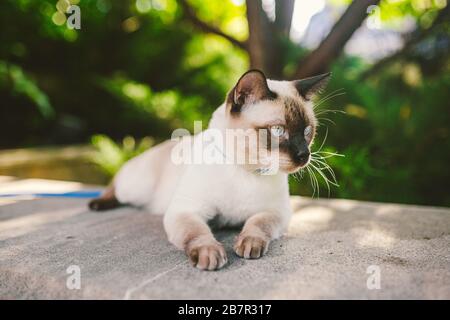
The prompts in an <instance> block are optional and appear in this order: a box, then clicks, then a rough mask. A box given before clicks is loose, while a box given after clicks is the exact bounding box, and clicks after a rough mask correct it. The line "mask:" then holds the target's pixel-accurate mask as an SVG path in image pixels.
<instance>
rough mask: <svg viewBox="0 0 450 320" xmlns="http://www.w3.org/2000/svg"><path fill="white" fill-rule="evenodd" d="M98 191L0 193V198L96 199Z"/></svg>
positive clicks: (99, 192)
mask: <svg viewBox="0 0 450 320" xmlns="http://www.w3.org/2000/svg"><path fill="white" fill-rule="evenodd" d="M101 193H102V192H101V191H99V190H82V191H72V192H62V193H53V192H52V193H0V198H11V197H21V196H33V197H38V198H97V197H99V196H100V195H101Z"/></svg>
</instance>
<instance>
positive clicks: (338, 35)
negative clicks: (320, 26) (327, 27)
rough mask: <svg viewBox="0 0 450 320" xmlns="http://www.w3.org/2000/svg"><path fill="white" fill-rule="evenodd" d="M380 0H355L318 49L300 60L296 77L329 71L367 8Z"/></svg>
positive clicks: (360, 21) (359, 23)
mask: <svg viewBox="0 0 450 320" xmlns="http://www.w3.org/2000/svg"><path fill="white" fill-rule="evenodd" d="M379 1H380V0H354V1H353V2H352V3H351V4H350V5H349V6H348V8H347V10H346V11H345V12H344V14H343V15H342V17H341V18H340V19H339V20H338V22H336V24H335V25H334V26H333V28H332V29H331V31H330V33H329V34H328V36H327V37H326V38H325V39H324V40H323V41H322V43H321V44H320V45H319V47H318V48H317V49H315V50H314V51H312V52H311V53H310V54H309V55H307V56H306V58H304V59H303V60H302V61H300V63H299V66H298V68H297V71H296V72H295V74H294V78H296V79H302V78H306V77H311V76H313V75H316V74H319V73H323V72H326V71H328V69H329V67H330V64H331V63H332V62H333V61H334V59H336V58H337V57H338V56H339V54H340V53H341V52H342V50H343V48H344V46H345V44H346V43H347V41H348V40H349V39H350V38H351V36H352V35H353V33H354V32H355V31H356V30H357V29H358V28H359V26H360V25H361V23H362V22H363V21H364V19H365V18H366V16H367V8H368V7H369V6H371V5H376V4H377V3H378V2H379Z"/></svg>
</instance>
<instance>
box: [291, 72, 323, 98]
mask: <svg viewBox="0 0 450 320" xmlns="http://www.w3.org/2000/svg"><path fill="white" fill-rule="evenodd" d="M330 77H331V72H328V73H324V74H321V75H318V76H314V77H310V78H305V79H302V80H295V81H293V83H294V86H295V88H296V89H297V91H298V93H299V94H300V95H301V96H302V97H303V98H305V99H306V100H310V99H311V98H312V97H313V96H314V95H315V94H317V93H319V92H320V91H321V90H323V89H325V87H326V86H327V84H328V81H329V80H330Z"/></svg>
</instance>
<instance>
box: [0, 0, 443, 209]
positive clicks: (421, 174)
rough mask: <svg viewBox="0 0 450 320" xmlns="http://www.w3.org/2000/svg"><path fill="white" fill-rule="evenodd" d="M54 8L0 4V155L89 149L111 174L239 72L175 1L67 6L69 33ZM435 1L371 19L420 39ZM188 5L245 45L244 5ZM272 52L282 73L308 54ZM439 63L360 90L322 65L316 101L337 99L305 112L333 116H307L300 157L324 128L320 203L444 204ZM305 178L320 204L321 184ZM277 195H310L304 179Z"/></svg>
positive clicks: (387, 9)
mask: <svg viewBox="0 0 450 320" xmlns="http://www.w3.org/2000/svg"><path fill="white" fill-rule="evenodd" d="M59 2H60V1H56V0H2V1H0V29H1V30H2V32H1V35H0V101H1V103H0V118H1V119H7V121H3V123H2V126H1V127H0V147H3V148H5V147H23V146H35V145H43V144H70V143H86V142H89V141H90V142H92V144H93V145H94V146H95V148H96V149H97V153H96V156H95V157H94V159H93V161H94V162H95V163H97V164H98V165H99V166H100V167H101V168H102V170H103V171H104V172H105V173H106V174H107V175H109V176H112V175H113V174H114V173H115V172H116V171H117V170H118V168H119V167H120V166H121V165H122V164H123V162H125V161H126V160H127V159H129V158H131V157H133V156H134V155H136V154H139V153H140V152H142V151H144V150H145V149H146V148H148V147H149V146H150V145H151V144H152V142H150V140H148V139H146V138H144V139H143V140H142V141H140V140H139V139H141V138H143V137H146V136H151V137H152V138H153V139H155V141H160V140H163V139H167V138H168V137H169V135H170V133H171V131H172V130H173V129H175V128H180V127H183V128H187V129H190V130H191V129H192V127H193V123H194V121H195V120H202V121H203V122H204V123H205V124H206V122H207V121H208V120H209V117H210V115H211V113H212V111H213V110H214V109H215V108H216V107H217V106H219V105H220V104H221V103H222V102H223V100H224V98H225V95H226V93H227V91H228V90H229V89H230V88H231V87H232V86H233V85H234V82H235V81H236V79H237V78H238V77H239V76H240V74H241V73H242V72H244V71H245V70H246V69H247V68H248V65H249V58H248V56H247V54H246V53H245V52H244V51H243V50H240V49H236V48H235V47H233V45H231V44H230V43H228V42H227V41H226V40H224V39H222V38H220V37H219V36H216V35H212V34H205V33H202V32H199V31H198V30H197V29H196V28H195V27H193V26H192V24H191V23H189V22H187V21H186V20H185V19H183V18H182V14H181V9H180V7H179V6H178V4H177V1H176V0H123V1H113V0H82V1H77V0H73V1H71V2H72V3H75V2H77V3H78V5H79V6H80V7H81V12H82V19H81V20H82V21H81V30H70V29H68V28H67V27H66V26H65V24H64V19H65V18H64V17H62V16H61V15H59V16H58V12H59V11H58V9H57V5H58V3H59ZM329 2H333V3H338V4H349V3H350V0H329ZM446 2H447V1H445V0H395V1H394V0H382V1H381V2H380V10H379V12H378V13H379V16H378V18H379V20H380V23H381V25H382V26H388V27H391V26H393V27H395V26H396V25H397V23H398V21H400V20H402V19H404V18H405V17H408V18H409V19H413V21H417V23H418V26H420V27H421V29H422V30H427V28H428V27H429V26H430V24H431V23H432V21H433V19H434V18H435V17H436V15H437V14H438V10H440V9H442V7H443V6H444V4H445V3H446ZM189 3H190V4H191V5H192V7H194V8H195V10H196V12H197V13H198V15H199V17H200V18H201V19H202V20H204V21H207V22H208V23H211V24H214V25H216V26H218V27H219V28H221V29H222V30H224V31H225V32H226V33H228V34H230V35H232V36H234V37H235V38H237V39H240V40H245V39H246V37H247V36H248V30H247V22H246V17H245V5H236V4H234V3H233V2H232V1H204V0H189ZM60 5H61V4H59V6H60ZM374 14H375V13H374ZM60 19H62V20H60ZM444 31H445V34H443V36H442V38H443V39H444V40H445V39H448V28H447V29H446V30H444ZM442 43H443V42H442V41H441V42H439V46H442ZM444 44H445V43H444ZM433 45H435V43H434V44H433ZM435 46H437V45H435ZM281 47H282V48H283V50H282V54H280V57H279V59H280V61H281V62H282V64H283V65H284V70H283V71H284V72H285V74H286V75H290V74H292V73H293V71H294V70H295V68H296V67H297V64H298V61H299V59H300V58H301V57H302V56H304V55H305V54H306V53H307V50H306V49H305V48H302V47H300V46H298V45H297V44H293V43H292V42H290V41H287V39H284V40H283V41H282V43H281ZM425 47H428V45H427V46H425ZM425 49H426V48H425ZM449 66H450V64H449V61H448V52H447V53H446V55H445V54H444V55H442V56H433V57H431V58H430V57H429V56H426V55H422V56H421V55H420V54H415V55H407V56H404V57H401V59H398V60H397V62H396V63H395V64H392V65H390V66H389V67H388V68H385V69H383V70H381V71H380V72H379V73H378V74H376V75H375V76H373V77H371V78H370V79H368V80H364V81H362V80H361V79H360V78H359V76H360V74H361V73H362V72H364V71H365V70H367V69H368V68H370V65H367V64H366V63H365V62H364V61H361V60H360V59H356V58H354V57H347V56H342V57H340V58H339V59H337V60H336V61H335V63H334V64H333V66H332V69H333V70H332V71H333V78H332V81H331V83H330V85H329V87H328V89H327V91H326V92H324V94H323V95H322V96H321V97H319V99H320V98H323V97H325V96H326V95H327V94H329V93H332V92H334V91H336V90H340V91H336V92H335V94H340V93H341V92H344V93H345V94H342V95H337V96H335V97H333V98H330V99H329V100H327V101H325V102H323V103H322V104H321V105H320V106H319V107H318V112H322V111H323V112H325V111H326V110H337V112H336V111H332V112H325V113H322V114H320V115H319V118H320V119H319V120H320V122H321V126H320V128H319V133H318V137H317V139H316V144H315V145H314V148H313V149H314V150H317V149H318V148H319V147H320V146H321V144H322V141H323V139H324V137H325V133H326V132H327V130H328V135H327V140H326V141H325V144H324V147H323V149H322V151H324V152H330V153H335V152H338V153H340V154H343V155H345V157H330V158H327V159H326V161H327V162H328V163H329V165H330V166H331V167H332V168H333V169H334V172H335V174H336V178H337V181H338V183H339V185H340V186H339V187H335V186H331V187H330V192H331V194H330V196H331V197H345V198H354V199H365V200H373V201H393V202H405V203H418V204H434V205H450V193H449V192H448V189H449V188H448V182H447V181H449V179H450V171H449V170H448V168H447V167H448V163H450V139H449V138H450V132H449V125H448V124H449V123H450V113H449V112H448V102H449V101H450V96H449V95H450V93H449V90H448V88H449V86H450V76H449V74H450V73H449ZM50 102H51V103H50ZM343 112H345V114H344V113H343ZM333 123H334V124H333ZM99 134H100V135H99ZM130 136H133V137H136V139H137V140H134V138H131V137H130ZM91 137H92V138H91ZM108 137H109V138H108ZM124 137H126V138H124ZM114 141H122V143H120V144H116V143H115V142H114ZM136 141H140V142H136ZM324 173H325V174H327V177H328V178H331V177H330V175H331V174H330V173H329V172H326V170H325V171H324ZM316 175H317V178H318V183H319V186H320V189H321V191H320V196H321V197H326V196H327V185H326V183H325V182H324V181H323V179H322V178H321V176H320V175H319V174H317V173H316ZM290 187H291V190H292V192H293V193H295V194H301V195H305V196H311V195H312V194H313V190H312V185H311V180H310V178H309V177H308V173H306V172H305V174H304V176H303V178H302V179H300V180H295V179H291V180H290Z"/></svg>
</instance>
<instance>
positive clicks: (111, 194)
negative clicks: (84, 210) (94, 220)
mask: <svg viewBox="0 0 450 320" xmlns="http://www.w3.org/2000/svg"><path fill="white" fill-rule="evenodd" d="M121 205H122V204H121V203H120V202H119V200H117V198H116V195H115V188H114V184H110V185H109V186H108V187H107V188H106V190H105V191H104V192H103V193H102V195H101V196H100V197H99V198H96V199H92V200H91V201H89V204H88V206H89V208H90V209H91V210H94V211H103V210H110V209H114V208H117V207H120V206H121Z"/></svg>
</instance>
